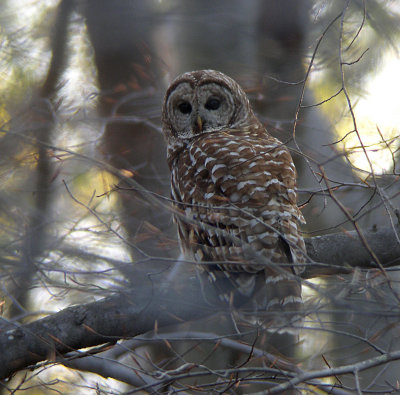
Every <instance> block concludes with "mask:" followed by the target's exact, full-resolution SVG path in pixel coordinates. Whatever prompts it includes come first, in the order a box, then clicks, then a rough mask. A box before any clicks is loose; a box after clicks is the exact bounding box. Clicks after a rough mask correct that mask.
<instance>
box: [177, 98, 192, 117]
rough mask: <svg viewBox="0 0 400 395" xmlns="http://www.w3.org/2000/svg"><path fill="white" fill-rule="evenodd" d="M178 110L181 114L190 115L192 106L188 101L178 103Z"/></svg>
mask: <svg viewBox="0 0 400 395" xmlns="http://www.w3.org/2000/svg"><path fill="white" fill-rule="evenodd" d="M178 109H179V111H180V112H181V113H182V114H190V113H191V112H192V106H191V104H190V103H189V102H188V101H183V102H181V103H179V104H178Z"/></svg>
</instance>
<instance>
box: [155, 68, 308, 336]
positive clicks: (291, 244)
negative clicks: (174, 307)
mask: <svg viewBox="0 0 400 395" xmlns="http://www.w3.org/2000/svg"><path fill="white" fill-rule="evenodd" d="M162 116H163V132H164V134H165V137H166V141H167V144H168V152H167V159H168V163H169V167H170V170H171V193H172V198H173V201H174V204H175V206H176V209H177V210H176V222H177V225H178V236H179V241H180V246H181V249H182V251H183V253H184V254H185V255H186V256H187V257H188V258H191V259H194V260H195V261H196V263H198V265H196V266H198V267H199V268H200V269H201V271H202V272H203V273H205V274H204V275H206V276H207V277H208V279H209V280H210V281H212V282H213V283H215V285H216V286H217V287H218V288H219V292H220V298H222V299H225V300H226V301H232V295H236V296H244V297H246V298H248V300H255V301H256V303H257V310H259V311H260V312H261V311H264V312H265V314H264V316H263V319H262V320H263V325H265V326H267V327H270V328H271V330H272V329H273V330H275V331H277V332H278V333H279V331H283V332H290V330H291V323H292V322H293V319H290V320H289V319H287V318H284V317H287V313H289V315H291V317H293V316H296V319H298V318H299V315H298V312H299V310H300V308H301V306H302V299H301V283H300V281H299V279H298V276H297V275H298V274H299V273H300V272H301V271H302V270H303V269H304V261H305V259H304V257H305V246H304V241H303V238H302V236H301V234H300V232H299V223H301V222H304V219H303V216H302V214H301V212H300V210H299V208H298V207H297V204H296V199H297V194H296V170H295V167H294V164H293V161H292V158H291V156H290V153H289V151H288V149H287V148H286V147H285V146H284V145H283V144H282V143H281V142H280V141H279V140H277V139H276V138H274V137H272V136H271V135H269V134H268V132H267V130H266V129H265V127H264V126H263V125H262V124H261V122H260V121H259V120H258V119H257V118H256V116H255V115H254V113H253V111H252V109H251V107H250V104H249V100H248V98H247V96H246V94H245V93H244V91H243V90H242V89H241V87H240V86H239V85H238V84H237V83H236V82H235V81H233V80H232V79H231V78H229V77H228V76H226V75H224V74H222V73H221V72H218V71H214V70H202V71H193V72H188V73H185V74H183V75H181V76H179V77H178V78H176V79H175V81H173V82H172V84H171V85H170V87H169V88H168V90H167V92H166V95H165V100H164V106H163V114H162ZM204 275H203V276H204Z"/></svg>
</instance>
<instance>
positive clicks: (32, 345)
mask: <svg viewBox="0 0 400 395" xmlns="http://www.w3.org/2000/svg"><path fill="white" fill-rule="evenodd" d="M397 230H399V229H397ZM364 235H365V237H366V240H367V241H368V243H369V245H370V247H371V248H372V249H373V250H374V252H375V254H376V255H377V256H378V258H379V260H380V261H381V262H382V263H383V264H384V265H385V267H389V266H394V265H396V264H397V265H399V264H400V245H399V244H398V243H397V241H396V238H395V235H394V232H393V229H391V228H385V229H381V230H377V229H376V230H371V231H365V232H364ZM307 249H308V254H309V256H310V258H311V259H312V260H313V261H315V262H324V263H325V264H324V265H319V264H312V265H310V267H309V268H308V270H307V271H306V273H305V277H315V276H316V275H318V274H321V273H324V274H327V273H343V272H349V271H351V269H352V268H354V267H361V268H375V266H372V265H371V259H370V255H369V254H368V252H367V251H365V249H364V248H363V246H362V243H361V241H360V240H359V238H358V236H357V234H356V232H347V233H342V234H334V235H327V236H321V237H314V238H310V239H309V240H307ZM163 278H164V279H165V275H162V274H161V275H160V276H159V277H157V278H156V277H153V278H152V281H153V283H152V284H153V285H152V286H148V287H146V288H144V287H141V288H140V289H139V290H132V291H129V292H127V293H124V294H121V295H118V296H112V297H109V298H105V299H103V300H101V301H98V302H94V303H88V304H85V305H81V306H73V307H69V308H67V309H65V310H62V311H60V312H59V313H56V314H53V315H51V316H49V317H46V318H43V319H41V320H38V321H35V322H32V323H29V324H26V325H18V324H16V323H7V324H6V325H3V327H2V328H1V330H0V350H1V353H0V378H2V379H4V378H6V377H8V376H9V375H10V374H12V373H14V372H16V371H18V370H21V369H24V368H26V367H28V366H30V365H33V364H35V363H37V362H39V361H43V360H46V359H47V360H56V357H57V356H58V355H62V354H65V353H67V352H70V351H72V350H78V349H81V348H84V347H90V346H94V345H99V344H103V343H106V342H113V341H117V340H119V339H121V338H124V337H132V336H136V335H139V334H142V333H145V332H148V331H151V330H153V329H154V328H155V327H163V326H167V325H174V324H177V323H180V322H183V321H188V320H193V319H198V318H200V317H204V316H209V315H211V314H214V313H216V312H218V311H221V313H222V308H221V310H218V309H217V307H216V306H215V305H212V306H211V305H209V304H208V303H207V302H206V301H205V300H204V299H203V298H202V297H201V295H202V294H203V293H202V290H201V289H200V285H199V281H198V279H197V277H196V276H189V277H187V278H184V279H183V278H180V279H179V283H178V284H177V283H170V284H168V286H166V285H165V284H164V283H163V281H162V280H163ZM203 291H204V290H203ZM206 292H207V299H210V300H212V299H214V298H215V297H216V295H215V289H214V287H212V286H210V287H209V289H207V290H206Z"/></svg>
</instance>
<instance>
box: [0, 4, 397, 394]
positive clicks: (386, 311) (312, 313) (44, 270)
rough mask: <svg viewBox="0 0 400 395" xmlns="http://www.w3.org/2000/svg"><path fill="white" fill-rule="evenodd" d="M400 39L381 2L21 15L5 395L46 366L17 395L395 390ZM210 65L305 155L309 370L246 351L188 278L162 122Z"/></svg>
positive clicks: (7, 97)
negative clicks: (171, 96) (173, 98)
mask: <svg viewBox="0 0 400 395" xmlns="http://www.w3.org/2000/svg"><path fill="white" fill-rule="evenodd" d="M398 22H399V15H398V10H397V9H396V5H395V4H394V3H383V2H380V1H372V0H371V1H357V0H353V1H337V2H334V3H332V4H328V3H326V2H322V1H321V2H320V1H315V2H306V1H295V0H287V1H281V2H275V1H258V0H249V1H246V2H243V1H239V0H237V1H236V0H235V1H232V0H230V1H228V0H219V1H211V0H210V1H208V0H206V1H201V2H200V1H180V0H175V1H161V2H160V1H146V2H143V1H139V0H128V1H127V0H114V1H112V2H111V1H106V0H93V1H91V0H87V1H84V2H74V1H72V0H62V1H60V2H59V3H57V2H55V1H54V2H53V1H49V2H47V3H46V4H43V2H38V1H36V2H35V1H34V2H24V1H21V2H15V1H12V2H11V1H4V2H2V3H1V4H0V25H1V27H2V29H1V45H2V51H1V55H0V70H1V74H2V77H3V78H2V82H1V83H0V89H1V91H2V95H1V97H0V117H1V120H2V121H1V122H2V124H1V135H0V166H1V178H2V187H1V190H0V199H1V204H0V209H1V215H0V223H1V233H0V243H1V262H2V264H1V267H0V279H1V282H0V284H1V291H0V292H1V300H2V302H1V306H2V317H1V321H0V325H1V326H0V349H1V350H2V353H1V357H0V366H2V368H1V369H0V373H1V374H0V376H1V377H2V378H6V377H8V376H9V375H10V374H11V373H14V372H16V371H19V370H21V369H23V368H27V367H28V366H30V365H32V364H34V363H37V362H41V363H40V364H39V365H38V366H36V367H35V369H34V370H33V371H29V370H28V371H22V372H20V373H18V374H16V375H15V376H14V377H13V378H12V380H9V381H6V382H3V383H2V384H3V389H4V392H5V393H9V392H12V391H14V390H22V389H24V390H25V391H26V390H30V391H41V392H47V391H53V390H56V391H59V392H61V393H64V392H65V393H67V392H71V391H78V392H88V393H90V392H92V391H93V392H94V391H98V392H106V393H111V392H124V391H132V392H135V391H140V389H143V390H144V391H148V392H155V393H157V392H158V393H160V392H163V391H168V390H169V391H180V392H186V393H193V392H194V391H202V392H203V393H210V392H211V393H212V392H225V393H249V392H255V391H262V390H265V388H266V387H267V386H269V387H270V390H271V393H274V392H275V393H279V392H282V391H285V390H287V389H289V388H290V387H292V386H296V388H298V389H303V388H306V387H308V388H309V390H310V391H313V390H314V389H317V388H318V390H319V391H325V392H329V391H333V393H349V392H351V391H358V392H359V393H361V392H363V391H365V392H366V391H375V392H382V393H390V392H395V391H396V390H397V386H398V383H397V379H398V377H397V371H398V362H397V361H398V360H399V356H400V355H399V354H400V351H399V350H400V349H399V344H398V339H397V337H398V335H397V333H398V321H399V320H398V317H399V310H398V300H399V294H398V292H399V289H398V285H397V272H396V270H395V269H396V266H395V265H396V264H398V263H399V257H400V252H399V248H400V238H399V229H398V222H399V200H400V198H399V195H400V193H399V190H400V189H399V181H398V176H399V165H398V157H399V131H398V126H397V125H398V118H397V119H396V114H398V113H400V112H399V111H398V109H397V110H396V107H393V108H392V103H394V104H395V105H396V103H397V100H394V99H391V98H392V97H393V96H391V95H392V93H393V92H394V93H395V92H396V91H397V90H396V85H395V84H396V83H397V84H400V83H399V82H396V81H398V80H396V78H397V73H394V74H391V68H390V67H391V66H390V65H396V64H397V66H392V67H394V70H396V67H398V60H397V58H396V55H397V53H396V48H397V44H398V33H399V31H398V30H399V28H398V26H399V23H398ZM396 62H397V63H396ZM201 68H214V69H219V70H221V71H223V72H225V73H227V74H229V75H230V76H232V77H233V78H235V79H236V80H238V81H239V82H240V83H241V85H242V86H244V87H245V88H246V90H247V92H248V95H249V97H250V99H251V100H252V102H253V105H254V108H255V109H256V110H257V113H258V116H259V117H260V119H262V120H263V121H264V122H265V123H266V125H267V127H268V129H269V130H270V131H271V132H272V133H273V134H274V135H276V136H278V137H279V138H280V139H282V140H284V141H285V143H287V144H288V145H289V147H290V148H291V149H292V152H293V154H294V156H295V160H296V164H297V168H298V170H299V180H300V185H299V188H300V192H301V195H300V203H301V204H302V205H304V209H303V212H304V214H305V216H306V219H307V227H306V228H305V232H306V236H308V237H309V239H308V252H309V255H310V258H311V259H310V265H309V268H307V272H306V274H305V277H304V296H305V299H306V300H307V312H308V315H307V319H306V324H305V329H304V330H303V333H302V343H301V344H300V345H299V349H298V356H297V359H296V360H295V361H291V360H288V359H287V358H285V357H284V356H281V355H277V354H276V353H271V354H268V353H266V352H265V351H263V350H259V349H254V348H253V347H252V343H251V342H250V343H247V344H246V343H244V342H243V340H244V339H243V338H242V337H240V336H239V335H238V333H237V332H235V330H234V328H232V325H231V318H230V312H229V309H227V307H226V306H217V305H215V306H212V308H211V309H210V306H209V305H207V304H206V303H205V302H204V300H203V298H202V293H201V290H200V289H199V285H198V282H197V279H196V277H195V275H194V265H193V264H192V263H190V262H185V263H180V264H179V265H176V264H175V261H176V256H177V243H176V235H175V228H174V225H173V223H172V221H171V215H172V209H171V205H170V201H169V176H168V170H167V166H166V162H165V145H164V141H163V136H162V134H161V130H160V122H159V117H160V109H161V103H162V97H163V94H164V89H165V87H166V85H168V83H169V81H170V80H171V79H172V78H173V77H175V76H176V75H177V74H179V73H180V72H182V71H187V70H193V69H201ZM384 77H386V79H385V78H384ZM371 81H372V83H371ZM373 81H378V82H375V83H374V82H373ZM381 92H382V93H383V95H381ZM374 97H379V98H380V99H379V100H380V101H381V102H383V101H384V100H387V102H385V104H384V105H383V106H381V105H380V104H382V103H379V100H378V101H377V100H375V101H374ZM370 102H372V103H373V104H374V103H375V104H374V106H373V107H370V108H372V109H373V111H372V110H369V111H368V103H370ZM391 108H392V109H391ZM390 109H391V111H389V110H390ZM378 114H383V116H382V118H379V115H378ZM334 233H339V234H338V235H332V234H334ZM323 234H326V236H324V237H314V236H317V235H323ZM311 278H312V280H310V279H311ZM206 292H208V296H211V297H212V293H213V289H212V288H210V289H209V290H206ZM72 305H76V306H72ZM68 306H72V307H70V308H69V309H65V310H62V309H63V308H64V307H68ZM57 311H59V312H58V313H57ZM42 317H45V318H42ZM193 320H197V321H196V322H195V323H193ZM248 335H249V337H248V338H251V337H252V336H253V339H254V338H255V337H256V336H257V335H258V334H257V333H256V332H254V331H253V332H250V333H249V334H248ZM126 338H129V340H125V341H120V342H119V343H118V344H117V345H115V342H116V341H119V340H121V339H126ZM248 338H247V340H248ZM86 347H92V348H90V349H86V351H79V350H80V349H82V348H86ZM82 372H86V373H82ZM87 372H92V373H96V375H92V374H90V373H87ZM108 377H110V378H115V379H116V380H117V381H112V380H109V379H107V378H108ZM323 378H326V379H327V380H325V381H323V380H322V379H323Z"/></svg>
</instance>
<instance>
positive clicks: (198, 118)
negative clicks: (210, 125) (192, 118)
mask: <svg viewBox="0 0 400 395" xmlns="http://www.w3.org/2000/svg"><path fill="white" fill-rule="evenodd" d="M197 127H198V128H199V132H202V131H203V121H202V119H201V117H200V115H198V116H197Z"/></svg>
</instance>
